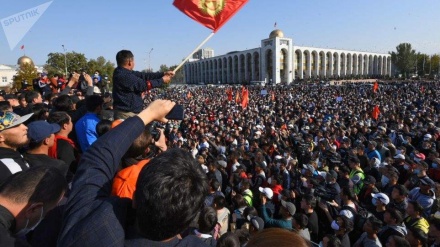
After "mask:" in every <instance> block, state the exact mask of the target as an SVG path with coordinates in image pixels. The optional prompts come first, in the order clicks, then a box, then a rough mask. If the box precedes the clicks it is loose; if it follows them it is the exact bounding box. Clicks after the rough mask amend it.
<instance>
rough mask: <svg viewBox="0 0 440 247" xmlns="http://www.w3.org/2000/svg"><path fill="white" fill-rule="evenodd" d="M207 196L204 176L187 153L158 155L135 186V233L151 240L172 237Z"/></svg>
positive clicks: (185, 224) (187, 222)
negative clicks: (136, 226) (136, 223)
mask: <svg viewBox="0 0 440 247" xmlns="http://www.w3.org/2000/svg"><path fill="white" fill-rule="evenodd" d="M207 194H208V181H207V178H206V174H205V173H204V171H203V170H202V168H201V166H200V165H198V164H197V162H196V161H195V160H194V158H193V157H192V155H191V154H190V153H189V152H187V151H184V150H182V149H170V150H168V151H166V152H163V153H161V154H159V155H158V156H157V157H155V158H154V159H152V160H151V161H150V162H149V165H148V166H146V167H144V168H143V169H142V171H141V173H140V174H139V178H138V181H137V184H136V192H135V205H136V209H137V211H136V217H137V221H138V229H139V233H140V234H141V235H142V236H144V237H145V238H147V239H150V240H153V241H162V240H165V239H169V238H171V237H174V236H176V235H177V234H179V233H181V232H182V231H183V230H185V229H186V228H187V227H188V226H189V224H190V223H191V221H192V220H193V219H194V218H195V217H196V215H197V213H198V212H199V211H200V209H201V208H202V206H203V202H204V199H205V196H206V195H207Z"/></svg>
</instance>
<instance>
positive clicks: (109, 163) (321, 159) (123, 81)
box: [0, 51, 440, 247]
mask: <svg viewBox="0 0 440 247" xmlns="http://www.w3.org/2000/svg"><path fill="white" fill-rule="evenodd" d="M117 62H118V68H117V69H116V71H117V73H115V76H114V78H113V83H114V89H113V93H110V92H107V90H102V91H101V90H94V85H96V81H97V80H96V79H94V78H93V76H89V75H87V74H85V75H83V80H84V81H85V84H86V85H85V86H84V88H83V89H80V88H78V87H80V83H78V82H79V80H80V77H81V76H80V75H79V74H73V76H72V77H71V78H69V80H68V81H67V83H65V84H66V85H64V86H63V88H60V89H59V90H57V91H52V92H49V91H44V90H42V91H41V90H38V88H35V90H29V91H21V92H18V93H15V94H12V93H11V94H2V95H1V97H0V100H1V101H0V246H95V247H96V246H141V245H142V246H234V247H236V246H237V247H238V246H318V245H319V246H325V247H339V246H342V247H348V246H354V247H361V246H363V247H367V246H368V247H370V246H371V247H374V246H400V247H404V246H417V247H427V246H433V247H436V246H440V200H439V199H438V197H440V156H439V152H440V143H439V140H440V122H439V119H438V116H439V113H440V103H439V101H438V97H439V92H440V90H439V89H440V83H439V82H438V81H391V80H390V81H383V82H379V83H375V84H369V83H362V82H353V83H348V82H347V83H342V84H341V83H340V84H338V85H324V84H319V83H310V82H309V83H298V84H289V85H271V86H267V87H263V86H241V85H240V86H236V85H220V86H219V85H217V86H190V85H185V86H170V87H162V86H163V85H164V84H168V83H169V81H170V78H171V77H172V76H173V75H174V73H172V72H166V73H141V72H134V71H132V70H133V67H134V57H133V55H132V54H131V52H128V51H121V52H120V53H118V56H117ZM44 76H47V75H44ZM143 83H145V85H143ZM127 85H133V86H132V87H127ZM43 88H44V87H43ZM77 90H80V91H82V93H81V94H77V93H76V91H77ZM176 104H178V105H182V106H183V108H184V109H185V114H184V119H182V120H168V119H166V115H167V114H168V113H169V112H170V111H171V109H172V108H173V107H174V106H175V105H176Z"/></svg>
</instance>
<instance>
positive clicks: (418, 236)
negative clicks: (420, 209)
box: [406, 223, 438, 246]
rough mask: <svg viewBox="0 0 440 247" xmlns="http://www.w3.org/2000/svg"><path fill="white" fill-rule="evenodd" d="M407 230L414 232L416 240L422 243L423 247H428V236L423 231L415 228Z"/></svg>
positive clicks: (409, 227) (410, 227) (411, 227)
mask: <svg viewBox="0 0 440 247" xmlns="http://www.w3.org/2000/svg"><path fill="white" fill-rule="evenodd" d="M430 224H431V223H430ZM406 229H407V230H408V231H411V232H412V234H413V236H414V238H416V239H417V240H419V241H420V242H422V246H426V244H427V243H428V234H426V233H425V232H424V231H423V230H422V229H420V228H416V227H413V226H408V227H407V228H406ZM437 230H438V228H437Z"/></svg>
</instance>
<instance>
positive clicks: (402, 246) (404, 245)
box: [390, 235, 411, 247]
mask: <svg viewBox="0 0 440 247" xmlns="http://www.w3.org/2000/svg"><path fill="white" fill-rule="evenodd" d="M390 238H392V239H393V240H394V242H395V244H396V246H399V247H411V245H410V244H409V242H408V240H406V239H405V238H402V237H400V236H397V235H391V236H390Z"/></svg>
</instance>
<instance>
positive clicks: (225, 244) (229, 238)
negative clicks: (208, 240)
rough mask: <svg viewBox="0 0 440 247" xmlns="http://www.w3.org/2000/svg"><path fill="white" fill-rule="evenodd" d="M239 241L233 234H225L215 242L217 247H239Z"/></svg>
mask: <svg viewBox="0 0 440 247" xmlns="http://www.w3.org/2000/svg"><path fill="white" fill-rule="evenodd" d="M240 246H242V245H240V239H239V238H238V236H237V235H236V234H235V233H232V232H227V233H225V234H223V235H222V236H221V237H220V238H219V239H218V241H217V247H240Z"/></svg>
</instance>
